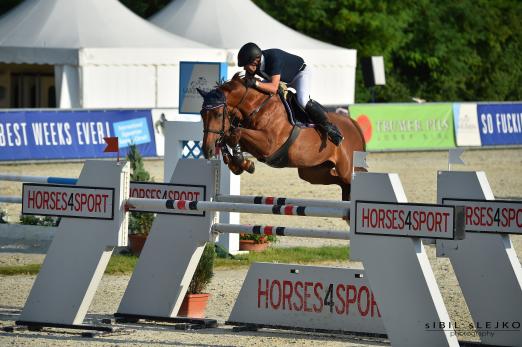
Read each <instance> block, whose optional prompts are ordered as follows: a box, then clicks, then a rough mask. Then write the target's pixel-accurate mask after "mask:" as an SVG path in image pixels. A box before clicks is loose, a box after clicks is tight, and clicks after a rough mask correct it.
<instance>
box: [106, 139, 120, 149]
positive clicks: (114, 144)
mask: <svg viewBox="0 0 522 347" xmlns="http://www.w3.org/2000/svg"><path fill="white" fill-rule="evenodd" d="M103 140H104V141H105V143H106V144H107V147H105V149H104V150H103V152H119V151H120V148H119V146H118V138H117V137H104V138H103Z"/></svg>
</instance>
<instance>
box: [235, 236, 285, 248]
mask: <svg viewBox="0 0 522 347" xmlns="http://www.w3.org/2000/svg"><path fill="white" fill-rule="evenodd" d="M275 241H276V237H275V236H274V235H259V234H245V233H241V234H239V250H240V251H252V252H262V251H264V250H266V249H267V248H268V245H269V242H275Z"/></svg>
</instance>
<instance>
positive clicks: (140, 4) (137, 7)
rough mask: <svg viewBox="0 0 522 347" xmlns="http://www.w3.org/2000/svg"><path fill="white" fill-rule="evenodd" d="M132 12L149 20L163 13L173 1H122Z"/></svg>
mask: <svg viewBox="0 0 522 347" xmlns="http://www.w3.org/2000/svg"><path fill="white" fill-rule="evenodd" d="M120 2H121V3H122V4H124V5H125V6H127V7H128V8H129V9H130V10H131V11H132V12H134V13H136V14H137V15H138V16H140V17H142V18H149V17H150V16H152V15H153V14H155V13H157V12H159V11H161V10H162V9H163V8H164V7H165V6H167V5H168V3H169V2H171V0H120Z"/></svg>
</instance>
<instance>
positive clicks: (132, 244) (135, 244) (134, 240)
mask: <svg viewBox="0 0 522 347" xmlns="http://www.w3.org/2000/svg"><path fill="white" fill-rule="evenodd" d="M145 241H147V235H143V234H129V249H130V251H131V253H132V254H134V255H136V256H139V255H140V254H141V250H142V249H143V246H144V245H145Z"/></svg>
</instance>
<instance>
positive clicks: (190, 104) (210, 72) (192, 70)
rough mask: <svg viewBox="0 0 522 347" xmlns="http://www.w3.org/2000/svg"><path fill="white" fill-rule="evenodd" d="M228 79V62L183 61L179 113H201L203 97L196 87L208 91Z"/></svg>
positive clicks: (180, 66) (180, 78)
mask: <svg viewBox="0 0 522 347" xmlns="http://www.w3.org/2000/svg"><path fill="white" fill-rule="evenodd" d="M226 79H227V64H226V63H203V62H192V61H182V62H180V65H179V113H181V114H199V112H200V111H201V105H202V104H203V98H202V97H201V95H199V93H198V91H197V89H196V88H199V89H201V90H203V91H205V92H208V91H210V90H212V89H214V88H215V87H216V83H217V82H220V81H223V80H226Z"/></svg>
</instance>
